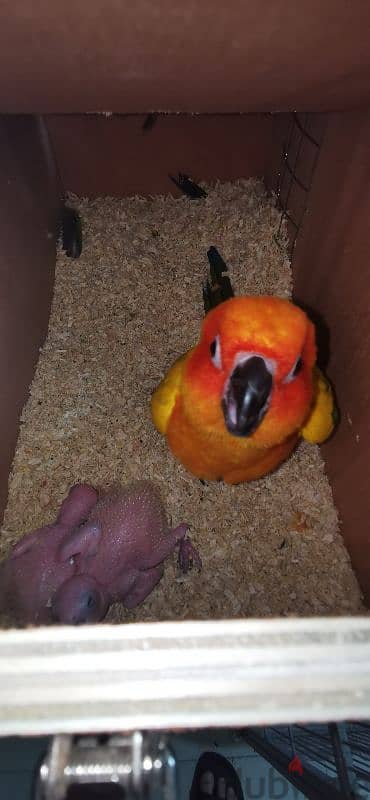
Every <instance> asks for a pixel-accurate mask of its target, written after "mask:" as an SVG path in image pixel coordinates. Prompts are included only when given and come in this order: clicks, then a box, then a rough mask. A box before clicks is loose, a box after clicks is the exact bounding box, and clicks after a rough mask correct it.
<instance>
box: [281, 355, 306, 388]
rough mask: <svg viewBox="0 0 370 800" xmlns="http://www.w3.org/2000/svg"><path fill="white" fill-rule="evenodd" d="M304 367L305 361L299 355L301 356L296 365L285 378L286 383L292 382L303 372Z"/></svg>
mask: <svg viewBox="0 0 370 800" xmlns="http://www.w3.org/2000/svg"><path fill="white" fill-rule="evenodd" d="M302 367H303V361H302V359H301V357H300V356H299V358H297V361H296V362H295V364H294V367H292V369H291V370H290V372H289V373H288V375H287V376H286V378H285V379H284V383H290V382H291V381H292V380H294V378H296V377H297V375H299V373H300V372H301V370H302Z"/></svg>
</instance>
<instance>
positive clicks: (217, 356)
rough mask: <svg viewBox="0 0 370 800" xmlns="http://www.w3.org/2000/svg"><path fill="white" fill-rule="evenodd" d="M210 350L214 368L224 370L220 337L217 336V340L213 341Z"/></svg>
mask: <svg viewBox="0 0 370 800" xmlns="http://www.w3.org/2000/svg"><path fill="white" fill-rule="evenodd" d="M209 350H210V353H211V361H212V364H213V366H214V367H216V369H222V358H221V342H220V337H219V336H216V338H215V339H213V341H212V342H211V344H210V346H209Z"/></svg>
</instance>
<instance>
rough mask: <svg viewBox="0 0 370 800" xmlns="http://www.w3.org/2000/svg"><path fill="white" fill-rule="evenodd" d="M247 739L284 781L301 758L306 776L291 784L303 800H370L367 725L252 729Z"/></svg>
mask: <svg viewBox="0 0 370 800" xmlns="http://www.w3.org/2000/svg"><path fill="white" fill-rule="evenodd" d="M249 737H250V740H249V743H250V744H251V745H252V746H253V747H254V749H256V750H257V751H259V752H260V753H261V755H263V756H264V758H266V759H267V760H268V761H270V763H271V764H272V765H273V766H274V767H275V768H276V769H278V770H279V771H280V772H281V773H282V774H284V772H285V774H286V776H287V775H288V774H289V771H290V770H289V764H290V763H291V759H292V757H293V755H294V757H295V760H297V757H298V759H299V764H300V765H301V766H302V776H301V777H300V776H299V775H298V776H297V775H296V776H295V777H294V781H293V782H294V785H295V786H296V787H298V788H299V789H300V790H301V791H302V792H303V794H304V796H305V797H308V798H314V800H317V798H320V799H321V798H322V800H328V798H333V800H334V798H341V800H345V799H346V798H353V800H356V799H357V798H358V799H359V798H370V724H369V723H356V722H347V723H340V724H338V725H333V724H332V725H325V724H317V725H304V724H302V725H292V726H274V727H269V728H268V729H266V728H264V729H261V728H253V729H248V730H247V731H246V740H247V741H248V738H249ZM260 743H261V744H262V747H263V752H262V749H261V750H259V744H260ZM292 743H293V747H292ZM290 778H292V776H290Z"/></svg>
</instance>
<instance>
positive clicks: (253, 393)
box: [222, 356, 272, 437]
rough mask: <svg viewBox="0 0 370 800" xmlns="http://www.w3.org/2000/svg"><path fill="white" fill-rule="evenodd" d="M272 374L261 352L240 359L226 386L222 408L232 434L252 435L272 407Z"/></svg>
mask: <svg viewBox="0 0 370 800" xmlns="http://www.w3.org/2000/svg"><path fill="white" fill-rule="evenodd" d="M271 389H272V375H271V372H270V370H269V369H268V367H267V365H266V362H265V360H264V358H262V356H249V357H247V358H243V359H240V361H239V363H237V364H236V366H235V367H234V369H233V371H232V373H231V375H230V377H229V379H228V381H227V383H226V386H225V392H224V396H223V399H222V411H223V414H224V418H225V424H226V427H227V430H228V431H229V433H231V434H233V436H244V437H247V436H251V434H252V433H254V431H255V430H256V428H257V427H258V425H259V424H260V422H261V421H262V419H263V417H264V416H265V414H266V411H267V409H268V407H269V402H270V397H271Z"/></svg>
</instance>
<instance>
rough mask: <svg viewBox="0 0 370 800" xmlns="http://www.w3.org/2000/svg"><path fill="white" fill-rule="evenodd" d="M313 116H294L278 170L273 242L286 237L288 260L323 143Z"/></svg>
mask: <svg viewBox="0 0 370 800" xmlns="http://www.w3.org/2000/svg"><path fill="white" fill-rule="evenodd" d="M315 123H317V116H316V115H314V114H302V115H299V114H297V113H295V112H294V113H293V114H291V115H290V125H289V127H288V131H287V137H286V141H285V143H284V146H283V153H282V157H281V167H280V171H279V174H278V179H277V185H276V189H275V192H276V197H277V202H278V206H279V208H280V210H281V216H280V222H279V227H278V231H277V234H276V238H277V241H278V242H281V241H282V239H283V238H284V239H285V235H286V232H287V233H288V237H289V242H290V256H292V254H293V251H294V248H295V245H296V241H297V237H298V234H299V231H300V229H301V226H302V223H303V220H304V216H305V214H306V211H307V203H308V196H309V193H310V190H311V186H312V181H313V176H314V173H315V169H316V165H317V160H318V157H319V153H320V148H321V144H322V139H323V132H322V130H320V126H317V125H316V130H315V134H313V132H312V130H311V129H312V128H315Z"/></svg>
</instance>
